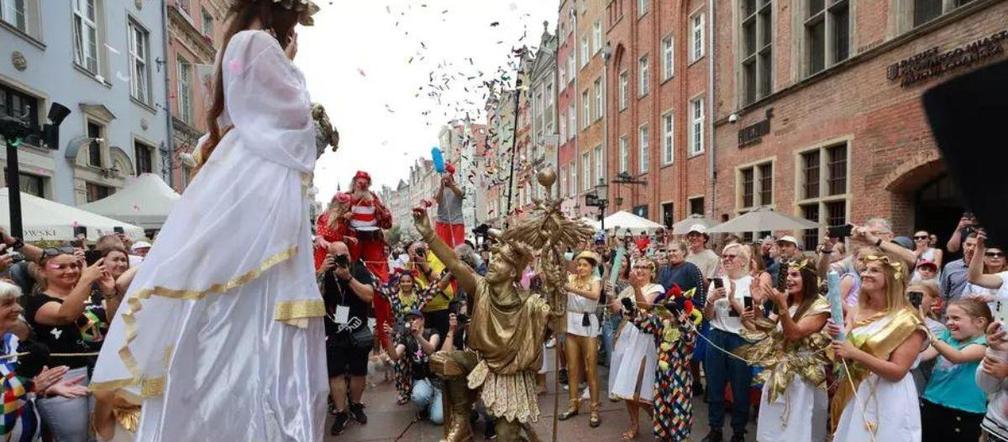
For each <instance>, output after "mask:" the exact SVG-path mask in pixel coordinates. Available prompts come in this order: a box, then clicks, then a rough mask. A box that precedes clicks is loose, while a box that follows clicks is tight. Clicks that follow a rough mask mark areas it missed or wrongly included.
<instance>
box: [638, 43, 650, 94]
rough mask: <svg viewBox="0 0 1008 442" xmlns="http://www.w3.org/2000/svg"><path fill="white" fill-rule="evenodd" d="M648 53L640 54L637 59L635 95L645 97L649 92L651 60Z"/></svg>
mask: <svg viewBox="0 0 1008 442" xmlns="http://www.w3.org/2000/svg"><path fill="white" fill-rule="evenodd" d="M649 55H650V54H644V55H641V57H640V58H638V59H637V73H638V78H637V97H638V98H641V97H646V96H647V94H648V93H650V92H651V60H650V58H649Z"/></svg>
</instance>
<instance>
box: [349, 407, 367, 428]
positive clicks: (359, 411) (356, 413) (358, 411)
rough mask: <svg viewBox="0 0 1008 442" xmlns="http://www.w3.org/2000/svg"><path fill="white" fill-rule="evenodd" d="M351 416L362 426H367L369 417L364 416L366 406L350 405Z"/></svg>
mask: <svg viewBox="0 0 1008 442" xmlns="http://www.w3.org/2000/svg"><path fill="white" fill-rule="evenodd" d="M350 415H351V416H353V419H354V420H355V421H357V423H359V424H361V425H365V424H367V415H366V414H364V404H354V403H351V404H350Z"/></svg>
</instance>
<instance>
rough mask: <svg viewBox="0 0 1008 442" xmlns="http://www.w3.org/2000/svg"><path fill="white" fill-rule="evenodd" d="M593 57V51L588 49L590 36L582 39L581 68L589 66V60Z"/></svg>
mask: <svg viewBox="0 0 1008 442" xmlns="http://www.w3.org/2000/svg"><path fill="white" fill-rule="evenodd" d="M590 57H591V50H590V48H589V47H588V36H587V35H586V36H584V37H581V68H582V69H583V68H584V67H585V66H588V59H589V58H590Z"/></svg>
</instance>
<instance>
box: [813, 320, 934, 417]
mask: <svg viewBox="0 0 1008 442" xmlns="http://www.w3.org/2000/svg"><path fill="white" fill-rule="evenodd" d="M876 321H888V322H886V323H885V324H883V325H881V327H878V328H877V329H876V330H875V331H872V332H861V333H855V332H853V331H852V332H851V333H848V334H847V340H848V341H850V342H851V343H852V344H854V346H855V347H857V348H859V349H861V350H862V351H864V352H867V353H868V354H870V355H872V356H874V357H876V358H879V359H886V360H887V359H889V355H891V354H892V352H893V351H895V350H896V349H897V348H898V347H899V346H900V345H901V344H903V341H906V340H907V338H909V337H910V336H911V335H913V333H914V332H916V331H918V330H921V329H922V328H923V327H924V323H923V322H922V321H921V319H920V317H919V316H918V315H917V312H915V311H914V310H912V309H910V308H902V309H899V310H897V311H894V312H891V313H889V314H886V315H884V316H881V317H879V316H875V317H870V318H868V319H865V320H862V321H859V322H858V323H856V324H854V330H857V329H858V328H861V327H864V326H867V325H869V324H872V323H874V322H876ZM848 374H849V377H848ZM869 374H871V372H870V371H868V369H867V368H865V367H864V366H863V365H861V364H859V363H857V362H853V361H848V363H847V369H846V370H844V369H841V370H840V378H839V381H838V385H837V390H836V393H835V394H834V395H833V400H832V403H831V404H830V428H831V429H836V426H837V424H839V422H840V416H841V415H842V414H843V410H844V408H845V407H846V406H847V403H848V402H850V400H851V398H853V397H854V392H856V391H857V389H858V387H859V386H860V385H861V381H863V380H865V378H867V377H868V375H869ZM865 420H866V422H868V420H867V418H866V419H865ZM869 425H871V423H870V422H869ZM873 431H874V430H873Z"/></svg>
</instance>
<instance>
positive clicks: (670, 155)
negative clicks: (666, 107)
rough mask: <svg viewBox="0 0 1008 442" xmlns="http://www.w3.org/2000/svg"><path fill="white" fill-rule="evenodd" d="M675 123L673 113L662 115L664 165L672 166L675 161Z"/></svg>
mask: <svg viewBox="0 0 1008 442" xmlns="http://www.w3.org/2000/svg"><path fill="white" fill-rule="evenodd" d="M674 124H675V123H674V121H673V119H672V113H671V112H669V113H667V114H665V115H662V164H666V165H667V164H672V161H673V160H675V152H674V151H673V146H674V141H673V139H672V135H673V132H674V131H675V128H674Z"/></svg>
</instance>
